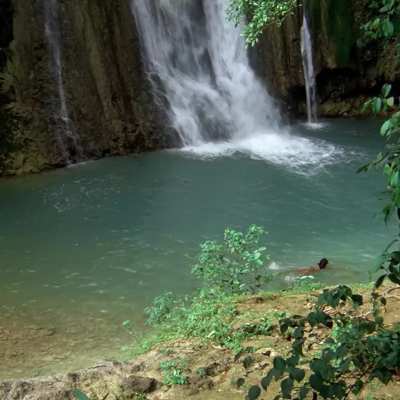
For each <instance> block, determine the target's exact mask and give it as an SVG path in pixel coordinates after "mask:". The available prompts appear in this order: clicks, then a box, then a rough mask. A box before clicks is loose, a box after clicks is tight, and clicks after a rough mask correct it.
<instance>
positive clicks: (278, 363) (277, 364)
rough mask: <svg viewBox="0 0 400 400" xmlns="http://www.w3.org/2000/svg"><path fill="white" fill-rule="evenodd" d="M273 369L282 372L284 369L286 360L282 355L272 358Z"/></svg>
mask: <svg viewBox="0 0 400 400" xmlns="http://www.w3.org/2000/svg"><path fill="white" fill-rule="evenodd" d="M274 369H275V370H277V371H278V372H280V373H282V372H284V371H285V369H286V361H285V360H284V359H283V358H282V357H279V356H278V357H275V358H274Z"/></svg>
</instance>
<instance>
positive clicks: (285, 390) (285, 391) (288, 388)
mask: <svg viewBox="0 0 400 400" xmlns="http://www.w3.org/2000/svg"><path fill="white" fill-rule="evenodd" d="M281 390H282V395H283V398H284V399H290V398H291V397H292V390H293V379H291V378H286V379H284V380H283V381H282V382H281Z"/></svg>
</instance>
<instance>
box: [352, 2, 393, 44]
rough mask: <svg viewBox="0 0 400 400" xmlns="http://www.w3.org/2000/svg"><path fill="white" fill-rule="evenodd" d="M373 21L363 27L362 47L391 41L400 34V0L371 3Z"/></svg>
mask: <svg viewBox="0 0 400 400" xmlns="http://www.w3.org/2000/svg"><path fill="white" fill-rule="evenodd" d="M369 9H370V13H371V19H370V20H369V21H368V22H367V23H366V24H364V25H363V26H362V38H361V40H360V45H365V44H366V43H369V42H371V41H376V40H381V39H391V38H393V37H394V36H395V35H397V34H398V33H399V32H400V23H399V17H400V3H399V1H398V0H373V1H370V2H369Z"/></svg>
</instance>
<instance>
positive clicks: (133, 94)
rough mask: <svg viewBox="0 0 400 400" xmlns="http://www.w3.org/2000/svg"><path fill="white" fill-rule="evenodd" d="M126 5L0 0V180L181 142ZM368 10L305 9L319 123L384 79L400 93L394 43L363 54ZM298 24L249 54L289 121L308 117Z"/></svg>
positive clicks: (353, 110)
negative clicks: (157, 97)
mask: <svg viewBox="0 0 400 400" xmlns="http://www.w3.org/2000/svg"><path fill="white" fill-rule="evenodd" d="M129 3H130V1H129V0H114V1H112V2H111V1H102V0H68V1H66V0H35V1H32V0H0V88H1V90H0V175H7V174H20V173H29V172H36V171H40V170H43V169H46V168H54V167H58V166H64V165H67V164H68V163H70V162H77V161H83V160H85V159H90V158H99V157H103V156H106V155H119V154H127V153H131V152H140V151H148V150H153V149H159V148H165V147H169V146H172V145H176V144H177V143H176V142H174V140H176V135H174V134H171V133H168V129H167V128H166V126H167V124H166V118H165V115H163V111H162V110H161V107H158V106H157V104H156V102H155V101H154V98H153V96H152V94H151V87H150V83H149V81H148V79H147V78H146V74H145V72H144V68H143V64H142V57H141V51H140V45H139V38H138V33H137V30H136V27H135V20H134V18H133V16H132V13H131V10H130V8H129ZM367 3H368V1H367V0H351V1H349V0H308V1H307V2H306V7H307V12H308V15H309V16H310V20H311V29H312V33H313V41H314V53H315V64H316V71H317V84H318V93H319V103H320V104H319V112H320V114H321V115H323V116H351V115H358V114H359V113H360V110H361V104H362V103H363V102H364V100H365V99H366V97H367V96H370V95H371V94H375V93H377V92H378V91H379V90H380V87H381V85H382V84H383V83H384V82H387V81H391V82H395V83H396V85H394V87H395V89H396V88H398V87H400V72H399V69H398V68H397V67H396V65H397V64H396V63H395V62H393V59H394V57H395V43H393V44H391V45H389V46H388V47H387V48H386V49H385V50H384V49H383V48H382V47H380V46H379V45H378V44H372V45H371V46H369V47H368V48H366V49H363V50H362V51H361V50H360V49H359V48H358V46H357V39H358V38H359V37H360V27H361V25H362V23H363V22H365V21H366V19H367V18H368V8H367ZM49 18H50V21H49ZM301 21H302V10H301V9H300V8H299V9H298V10H297V11H296V12H295V13H293V14H292V15H290V16H288V17H287V18H286V20H285V22H284V23H283V25H282V26H280V27H277V26H271V27H269V28H268V29H266V31H265V35H264V37H263V39H262V40H261V41H260V44H259V46H258V47H257V49H256V51H255V57H254V58H255V60H256V61H255V64H256V65H257V69H258V71H259V74H260V75H261V76H262V77H263V78H264V79H265V80H266V82H267V85H268V86H269V89H270V91H271V93H272V94H273V95H274V96H276V97H277V98H278V99H280V100H281V102H282V104H283V106H284V108H286V109H288V110H289V111H290V112H291V113H292V114H294V115H304V114H305V87H304V75H303V66H302V59H301V50H300V26H301ZM50 38H51V39H52V40H53V41H54V42H52V43H51V42H50V40H49V39H50ZM57 68H58V70H57ZM63 103H65V104H64V105H63ZM63 106H64V110H63ZM174 137H175V139H174Z"/></svg>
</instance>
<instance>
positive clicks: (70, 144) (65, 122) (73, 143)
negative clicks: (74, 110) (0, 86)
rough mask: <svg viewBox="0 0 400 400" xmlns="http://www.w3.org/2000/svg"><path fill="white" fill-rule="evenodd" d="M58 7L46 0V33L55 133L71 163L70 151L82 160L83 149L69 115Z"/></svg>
mask: <svg viewBox="0 0 400 400" xmlns="http://www.w3.org/2000/svg"><path fill="white" fill-rule="evenodd" d="M58 7H59V6H58V0H44V16H45V34H46V39H47V42H48V46H49V51H50V55H51V65H50V69H51V72H52V75H53V78H54V80H55V82H56V87H57V95H58V99H57V102H58V103H59V104H58V105H57V108H56V110H55V113H56V116H57V119H58V121H57V122H58V123H57V127H56V132H55V134H56V138H57V142H58V146H59V149H60V151H61V152H62V156H63V158H64V160H66V161H67V162H68V163H69V162H71V156H70V153H73V156H74V158H75V159H76V160H81V159H82V158H83V150H82V147H81V145H80V138H79V135H78V133H77V131H76V129H75V127H74V124H73V122H72V121H71V118H70V115H69V111H68V106H67V100H66V95H65V89H64V82H63V66H62V53H61V32H60V27H59V9H58Z"/></svg>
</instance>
